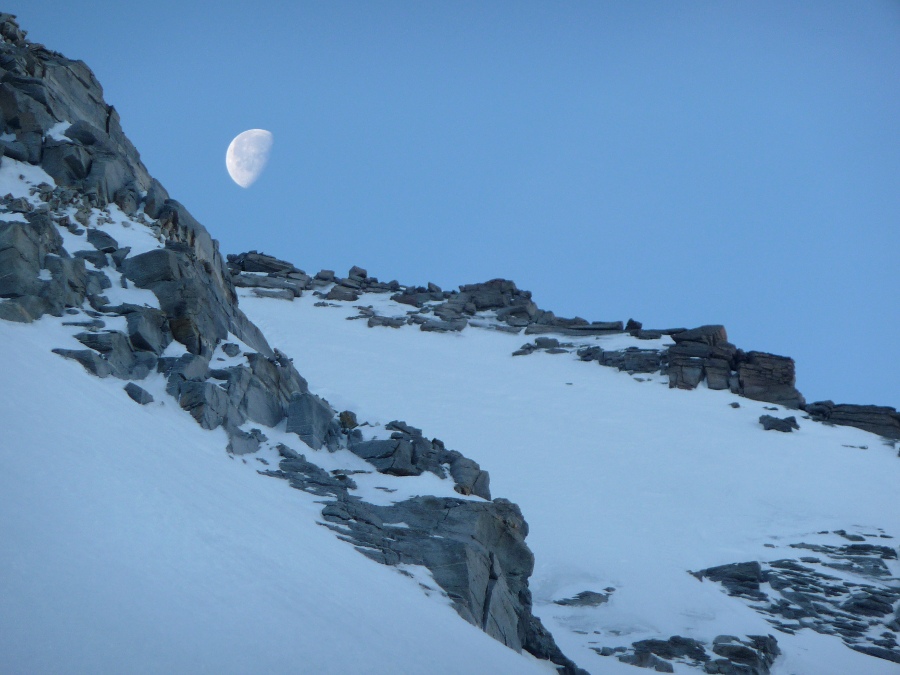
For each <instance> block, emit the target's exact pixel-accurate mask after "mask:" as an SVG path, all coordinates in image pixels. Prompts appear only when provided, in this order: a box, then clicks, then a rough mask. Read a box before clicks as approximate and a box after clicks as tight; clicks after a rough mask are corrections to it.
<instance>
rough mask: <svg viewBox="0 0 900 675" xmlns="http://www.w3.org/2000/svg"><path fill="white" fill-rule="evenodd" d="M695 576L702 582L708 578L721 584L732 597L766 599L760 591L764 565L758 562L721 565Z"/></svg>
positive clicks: (697, 573) (696, 573) (695, 573)
mask: <svg viewBox="0 0 900 675" xmlns="http://www.w3.org/2000/svg"><path fill="white" fill-rule="evenodd" d="M693 574H694V576H696V577H697V578H698V579H701V580H702V579H703V578H707V579H710V580H711V581H717V582H719V583H721V584H722V585H723V586H724V587H725V588H726V589H727V590H728V592H729V594H731V595H739V596H744V597H748V598H752V599H765V594H763V593H761V592H760V590H759V585H760V583H762V581H763V574H762V565H760V564H759V563H758V562H756V561H751V562H745V563H731V564H728V565H719V566H718V567H710V568H709V569H705V570H701V571H699V572H694V573H693Z"/></svg>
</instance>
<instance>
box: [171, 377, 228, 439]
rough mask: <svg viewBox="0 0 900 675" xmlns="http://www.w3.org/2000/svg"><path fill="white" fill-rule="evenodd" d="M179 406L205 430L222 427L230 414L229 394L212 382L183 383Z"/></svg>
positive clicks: (180, 387)
mask: <svg viewBox="0 0 900 675" xmlns="http://www.w3.org/2000/svg"><path fill="white" fill-rule="evenodd" d="M178 404H179V405H180V406H181V407H182V408H183V409H184V410H186V411H188V412H189V413H190V414H191V416H192V417H193V418H194V419H195V420H197V423H198V424H199V425H200V426H201V427H203V428H204V429H215V428H216V427H218V426H220V425H221V424H223V423H224V422H225V420H226V418H227V416H228V413H229V410H228V408H229V406H228V394H226V392H225V390H224V389H222V388H221V387H219V386H218V385H216V384H212V383H210V382H195V381H191V380H187V381H185V382H182V383H181V384H180V386H179V397H178Z"/></svg>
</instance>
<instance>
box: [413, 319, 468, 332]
mask: <svg viewBox="0 0 900 675" xmlns="http://www.w3.org/2000/svg"><path fill="white" fill-rule="evenodd" d="M467 325H468V322H467V321H466V320H465V319H458V320H456V321H435V320H428V321H425V322H424V323H422V324H421V325H420V326H419V329H420V330H423V331H426V332H431V333H454V332H459V331H461V330H462V329H464V328H465V327H466V326H467Z"/></svg>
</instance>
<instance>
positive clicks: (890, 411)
mask: <svg viewBox="0 0 900 675" xmlns="http://www.w3.org/2000/svg"><path fill="white" fill-rule="evenodd" d="M804 409H805V411H806V412H807V414H809V416H810V417H811V418H812V419H813V420H815V421H817V422H828V423H830V424H839V425H841V426H850V427H856V428H857V429H862V430H864V431H870V432H872V433H873V434H879V435H880V436H884V437H885V438H892V439H900V413H898V412H897V410H896V409H895V408H889V407H887V406H876V405H853V404H849V403H841V404H835V403H834V402H833V401H817V402H815V403H810V404H808V405H807V406H806V407H805V408H804Z"/></svg>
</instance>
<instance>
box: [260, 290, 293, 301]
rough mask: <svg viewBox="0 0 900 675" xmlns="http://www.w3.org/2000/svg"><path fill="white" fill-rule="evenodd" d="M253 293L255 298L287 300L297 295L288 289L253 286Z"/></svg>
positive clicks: (291, 299)
mask: <svg viewBox="0 0 900 675" xmlns="http://www.w3.org/2000/svg"><path fill="white" fill-rule="evenodd" d="M253 295H255V296H256V297H257V298H272V299H274V300H287V301H288V302H293V300H294V298H295V297H297V296H296V295H295V294H294V291H290V290H287V289H281V290H277V289H270V288H254V289H253Z"/></svg>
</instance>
